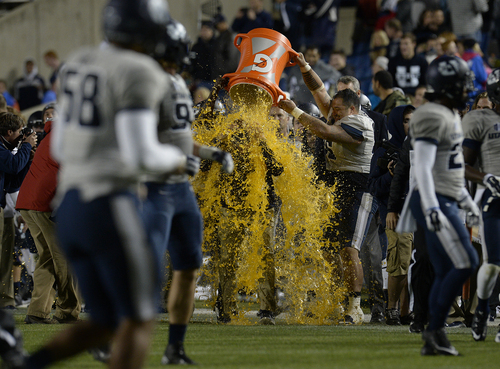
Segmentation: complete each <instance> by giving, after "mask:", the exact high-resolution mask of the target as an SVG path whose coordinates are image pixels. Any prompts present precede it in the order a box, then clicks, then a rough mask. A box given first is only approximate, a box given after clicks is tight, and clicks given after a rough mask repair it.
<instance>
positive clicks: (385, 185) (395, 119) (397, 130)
mask: <svg viewBox="0 0 500 369" xmlns="http://www.w3.org/2000/svg"><path fill="white" fill-rule="evenodd" d="M414 110H415V108H414V107H413V106H412V105H402V106H398V107H396V108H394V109H393V110H392V112H391V113H390V114H389V119H388V123H387V127H388V130H389V132H390V134H391V139H390V140H388V141H383V142H382V144H381V145H380V147H379V148H378V149H377V150H376V151H375V152H374V153H373V157H372V162H371V167H370V193H371V194H372V195H373V196H374V197H376V199H377V201H378V204H379V211H380V218H381V220H382V225H383V226H384V227H385V229H386V230H385V232H386V235H387V238H388V247H387V273H388V274H389V277H388V286H387V289H388V303H387V310H386V323H387V324H389V325H401V323H402V322H403V323H406V324H410V317H409V313H408V289H407V288H408V287H407V275H408V268H409V266H410V259H411V248H412V241H413V238H412V234H410V233H404V234H398V233H396V232H394V230H393V228H392V227H390V226H389V225H386V216H387V203H388V200H389V191H390V188H391V182H392V177H393V176H394V167H395V164H396V162H397V159H398V157H399V154H400V151H401V147H402V146H403V142H404V141H405V139H406V136H407V135H408V127H409V123H410V118H411V115H412V114H413V111H414ZM398 301H400V306H401V312H404V313H403V315H402V316H401V315H400V311H399V310H398V309H397V303H398Z"/></svg>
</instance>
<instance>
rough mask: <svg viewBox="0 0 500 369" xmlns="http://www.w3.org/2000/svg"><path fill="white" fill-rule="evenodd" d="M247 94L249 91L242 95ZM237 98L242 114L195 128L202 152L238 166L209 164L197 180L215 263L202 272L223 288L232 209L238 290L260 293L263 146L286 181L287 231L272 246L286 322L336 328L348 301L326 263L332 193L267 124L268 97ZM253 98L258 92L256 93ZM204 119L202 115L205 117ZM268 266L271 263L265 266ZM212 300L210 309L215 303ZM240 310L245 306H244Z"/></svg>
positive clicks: (278, 180)
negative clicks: (216, 151) (223, 155)
mask: <svg viewBox="0 0 500 369" xmlns="http://www.w3.org/2000/svg"><path fill="white" fill-rule="evenodd" d="M242 89H243V90H244V89H245V87H243V88H242ZM239 92H241V93H242V94H243V95H241V96H239V97H238V96H232V100H233V102H235V101H236V102H243V101H246V102H248V103H245V104H238V105H237V109H235V111H234V112H231V113H229V114H227V115H218V116H216V118H215V119H211V120H204V119H203V118H201V119H198V120H197V121H195V123H194V126H193V129H194V132H195V136H196V137H195V139H196V140H197V141H198V142H200V143H202V144H205V145H211V146H217V147H219V148H221V149H222V150H225V151H228V152H230V153H231V155H232V156H233V160H234V163H235V168H234V172H233V174H231V175H228V174H225V173H223V172H222V170H221V167H220V166H219V165H215V164H212V165H211V167H210V169H209V170H208V171H203V164H202V171H200V173H199V174H198V175H197V176H196V177H195V179H194V180H193V187H194V190H195V192H196V194H197V196H198V199H199V203H200V209H201V212H202V215H203V218H204V223H205V228H204V245H203V248H204V250H203V251H204V252H208V253H209V254H210V255H211V256H212V260H211V262H210V264H209V266H208V267H207V266H205V267H204V268H207V270H205V271H204V273H205V275H208V276H209V278H210V280H211V281H212V282H213V283H212V284H213V285H212V291H217V287H218V274H217V273H218V268H217V266H218V263H219V260H220V258H219V255H220V234H221V229H220V228H221V227H220V226H221V224H220V221H221V214H222V212H223V211H225V210H224V207H226V208H227V207H230V208H232V209H234V212H233V214H237V216H236V217H232V218H231V220H230V224H224V225H223V226H224V227H230V228H232V229H235V230H240V234H241V242H237V243H236V244H231V245H230V246H229V247H231V248H232V250H230V253H231V255H233V257H232V258H231V261H230V262H232V263H233V265H234V266H235V275H236V287H235V290H234V291H233V294H234V296H236V295H237V293H238V292H239V291H245V292H246V293H247V294H248V295H251V294H255V293H256V291H257V287H258V284H259V279H262V278H263V273H264V271H265V270H266V268H265V260H263V255H265V252H264V250H265V248H264V237H263V232H264V229H265V224H266V219H267V209H268V197H267V182H266V164H265V161H264V157H263V155H262V147H263V146H265V147H267V148H268V149H269V150H270V151H271V152H272V153H273V155H274V158H275V160H276V161H277V162H278V163H280V164H281V165H282V166H283V172H282V174H281V175H279V176H276V177H273V182H274V188H275V191H276V194H277V195H278V197H279V198H280V200H281V217H282V225H281V226H282V227H283V228H284V229H283V231H281V232H280V231H278V232H277V233H278V234H280V235H281V237H278V238H277V239H276V243H275V246H274V266H275V279H276V287H278V288H280V289H281V290H283V291H284V293H285V306H284V307H287V310H286V313H284V314H283V315H282V317H285V318H286V320H287V322H288V323H299V324H304V323H308V324H336V323H337V322H338V320H339V319H340V318H341V315H340V314H341V311H340V310H339V308H338V307H339V305H341V302H342V300H343V298H344V296H345V294H344V293H345V290H344V289H343V288H342V287H340V282H339V281H338V280H335V279H334V278H332V276H335V275H337V274H338V271H336V270H334V269H335V268H332V267H331V265H330V263H328V262H326V261H325V258H324V257H325V255H324V251H323V250H322V247H323V246H328V244H327V243H326V241H325V240H324V239H323V229H324V227H325V226H326V225H327V224H328V223H329V222H330V215H331V214H332V213H333V212H334V211H337V210H336V209H335V206H334V194H333V191H332V189H331V188H329V187H326V186H324V185H323V184H322V183H320V184H318V183H316V182H315V174H314V172H313V169H312V168H311V164H310V163H311V159H312V158H311V157H310V156H307V155H306V154H304V153H302V152H301V150H300V149H298V148H297V147H296V145H295V144H294V143H290V142H287V141H286V140H285V138H283V137H280V135H279V134H278V128H279V124H278V121H277V120H271V119H270V118H269V110H270V107H271V102H270V100H269V98H268V95H267V94H266V93H262V94H259V93H252V91H250V92H249V91H243V92H242V91H241V89H240V91H239ZM253 92H255V90H254V91H253ZM203 115H204V114H203V112H202V114H201V115H200V116H203ZM268 262H269V260H268ZM215 297H216V296H215V293H214V294H213V300H214V301H212V304H213V303H215ZM240 305H242V304H240ZM237 310H238V311H239V316H237V317H233V316H232V317H231V319H232V323H234V324H251V323H250V320H249V319H248V318H247V317H245V314H244V313H245V311H244V310H245V309H244V307H243V306H238V308H237Z"/></svg>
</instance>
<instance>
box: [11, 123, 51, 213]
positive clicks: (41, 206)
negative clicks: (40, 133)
mask: <svg viewBox="0 0 500 369" xmlns="http://www.w3.org/2000/svg"><path fill="white" fill-rule="evenodd" d="M51 129H52V121H51V120H49V121H47V122H46V123H45V128H44V130H45V133H46V136H45V138H44V139H43V140H42V141H41V142H40V145H39V146H38V148H37V149H36V153H35V157H34V158H33V162H32V163H31V168H30V170H29V172H28V174H27V175H26V178H24V181H23V184H22V185H21V188H20V190H19V196H18V197H17V203H16V209H18V210H19V209H23V210H36V211H44V212H47V211H50V212H51V211H52V207H51V206H50V203H51V201H52V199H53V198H54V195H55V192H56V186H57V172H58V170H59V164H57V162H56V161H55V160H54V159H52V156H51V155H50V138H51Z"/></svg>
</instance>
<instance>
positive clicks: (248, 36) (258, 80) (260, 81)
mask: <svg viewBox="0 0 500 369" xmlns="http://www.w3.org/2000/svg"><path fill="white" fill-rule="evenodd" d="M234 45H235V46H236V47H237V48H238V50H239V51H240V53H241V56H240V63H239V64H238V69H237V70H236V72H234V73H228V74H225V75H224V77H228V78H229V83H228V86H227V89H228V90H229V95H230V96H231V99H232V100H233V101H234V102H235V103H236V104H240V105H241V104H243V105H253V104H256V103H258V101H259V99H260V100H263V101H264V102H265V103H266V104H267V105H268V106H269V107H271V105H272V104H277V103H278V101H279V100H281V98H285V93H284V92H283V91H281V89H280V88H279V87H278V83H279V80H280V78H281V73H283V70H284V69H285V68H286V67H290V66H292V65H295V62H292V61H291V60H290V59H291V58H292V56H294V55H298V54H297V53H296V52H295V51H293V49H292V47H291V44H290V41H288V39H287V38H286V37H285V36H283V35H282V34H281V33H279V32H276V31H273V30H272V29H269V28H256V29H253V30H251V31H250V32H248V33H240V34H238V35H236V37H235V39H234Z"/></svg>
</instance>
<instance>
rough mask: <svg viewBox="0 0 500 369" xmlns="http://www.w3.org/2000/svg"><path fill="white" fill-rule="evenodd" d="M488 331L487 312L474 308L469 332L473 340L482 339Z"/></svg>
mask: <svg viewBox="0 0 500 369" xmlns="http://www.w3.org/2000/svg"><path fill="white" fill-rule="evenodd" d="M487 331H488V313H485V312H484V311H479V310H476V312H475V313H474V318H472V325H471V332H472V338H474V340H475V341H484V340H485V339H486V333H487Z"/></svg>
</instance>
